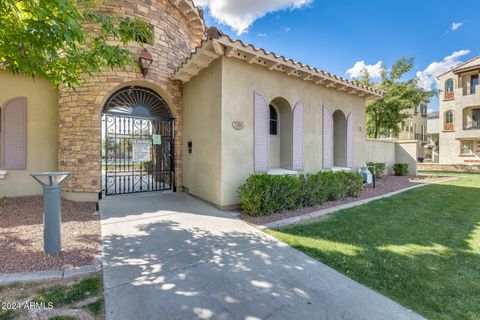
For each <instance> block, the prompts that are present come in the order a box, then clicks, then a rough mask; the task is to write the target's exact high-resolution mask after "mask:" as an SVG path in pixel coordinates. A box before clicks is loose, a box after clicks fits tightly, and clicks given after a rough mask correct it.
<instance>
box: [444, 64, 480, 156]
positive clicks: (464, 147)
mask: <svg viewBox="0 0 480 320" xmlns="http://www.w3.org/2000/svg"><path fill="white" fill-rule="evenodd" d="M479 72H480V57H476V58H474V59H472V60H470V61H467V62H465V63H463V64H461V65H459V66H457V67H455V68H454V69H452V70H450V71H448V72H445V73H444V74H442V75H440V76H439V77H438V80H439V81H440V88H441V90H442V92H441V97H440V117H439V122H440V131H439V139H440V163H455V164H459V163H463V164H475V163H476V164H478V163H480V87H479V83H478V77H479Z"/></svg>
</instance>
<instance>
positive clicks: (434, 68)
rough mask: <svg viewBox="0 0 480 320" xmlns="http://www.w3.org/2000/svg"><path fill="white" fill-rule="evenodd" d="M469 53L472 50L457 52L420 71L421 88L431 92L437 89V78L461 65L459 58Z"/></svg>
mask: <svg viewBox="0 0 480 320" xmlns="http://www.w3.org/2000/svg"><path fill="white" fill-rule="evenodd" d="M469 53H470V50H459V51H455V52H453V53H452V54H451V55H449V56H446V57H445V58H443V60H442V61H434V62H432V63H430V65H429V66H428V67H426V68H425V70H423V71H418V72H417V78H418V79H419V84H420V86H421V87H422V88H424V89H425V90H431V89H433V88H434V87H436V86H437V79H436V77H437V76H438V75H440V74H442V73H444V72H446V71H448V70H450V69H451V68H453V67H455V66H457V65H458V64H460V63H461V62H462V61H461V60H460V59H459V58H460V57H463V56H465V55H467V54H469Z"/></svg>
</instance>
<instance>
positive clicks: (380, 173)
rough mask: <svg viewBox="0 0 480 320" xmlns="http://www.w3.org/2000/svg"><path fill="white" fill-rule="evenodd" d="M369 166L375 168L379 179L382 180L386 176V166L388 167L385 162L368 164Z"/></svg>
mask: <svg viewBox="0 0 480 320" xmlns="http://www.w3.org/2000/svg"><path fill="white" fill-rule="evenodd" d="M367 166H368V167H374V168H375V176H376V177H377V178H378V179H380V178H381V177H383V176H384V175H385V166H386V163H385V162H367ZM369 169H370V168H369ZM370 171H371V170H370ZM372 173H373V172H372Z"/></svg>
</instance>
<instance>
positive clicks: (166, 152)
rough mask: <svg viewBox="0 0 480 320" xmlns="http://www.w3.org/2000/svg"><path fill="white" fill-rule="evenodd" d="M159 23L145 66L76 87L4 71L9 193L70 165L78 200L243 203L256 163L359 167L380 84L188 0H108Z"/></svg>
mask: <svg viewBox="0 0 480 320" xmlns="http://www.w3.org/2000/svg"><path fill="white" fill-rule="evenodd" d="M99 6H100V8H101V10H104V11H108V12H112V14H127V15H131V16H136V17H138V18H141V19H144V20H145V21H148V22H149V23H151V24H152V27H153V30H154V40H153V44H152V45H150V44H145V45H144V48H145V49H146V51H144V49H143V48H141V47H140V46H138V45H136V44H132V45H131V47H130V49H131V50H134V51H135V52H139V54H142V52H143V54H144V53H148V54H149V55H151V58H152V64H151V65H150V67H149V68H148V73H146V72H144V73H142V72H140V71H139V70H137V68H134V67H131V68H129V69H128V70H126V71H105V72H100V73H98V74H95V75H94V76H85V78H84V81H83V82H82V84H81V85H79V86H78V87H77V88H76V90H69V89H68V88H66V87H60V88H59V89H58V90H57V89H55V88H53V87H52V86H51V85H50V83H48V82H47V81H45V80H43V79H35V80H33V79H31V78H27V77H24V76H21V75H12V74H9V73H6V72H1V71H0V107H1V140H0V141H1V142H0V150H1V151H0V159H1V162H0V163H1V164H0V170H1V171H0V177H1V176H2V175H4V177H3V179H0V196H3V195H5V196H23V195H36V194H40V193H41V189H40V187H39V186H38V184H36V183H34V181H33V180H32V178H31V177H30V176H29V174H30V173H32V172H41V171H69V172H73V176H72V177H71V178H70V179H69V181H68V182H67V183H66V185H65V187H64V189H63V196H64V197H65V198H67V199H71V200H75V201H96V200H97V199H98V198H99V197H102V196H109V195H114V194H122V193H133V192H146V191H156V190H184V191H186V192H189V193H190V194H192V195H195V196H197V197H200V198H202V199H205V200H206V201H209V202H211V203H213V204H215V205H217V206H221V207H226V206H230V205H235V204H237V203H238V198H237V188H238V186H239V185H240V184H241V183H243V182H244V181H245V179H246V178H247V177H248V175H250V174H252V173H256V172H269V173H271V174H282V173H287V174H290V173H292V174H294V173H298V172H314V171H319V170H355V169H357V168H358V167H359V166H361V165H363V164H364V163H365V162H366V161H370V160H373V159H366V156H365V154H364V150H363V149H364V144H365V102H366V100H367V99H375V98H377V97H380V96H381V94H382V93H381V92H380V91H378V90H376V89H373V88H368V87H365V86H362V85H360V84H358V83H356V82H352V81H350V80H347V79H344V78H342V77H339V76H336V75H333V74H330V73H328V72H325V71H322V70H318V69H315V68H312V67H310V66H307V65H303V64H301V63H298V62H295V61H292V60H289V59H286V58H285V57H283V56H278V55H276V54H274V53H270V52H267V51H265V50H264V49H258V48H255V47H254V46H252V45H246V44H244V43H242V42H241V41H238V40H232V39H231V38H229V37H228V36H226V35H224V34H223V33H222V32H220V31H219V30H217V29H215V28H211V29H208V30H206V28H205V24H204V19H203V14H202V12H201V10H199V9H197V8H196V7H195V6H194V5H193V3H192V1H191V0H176V1H173V0H153V1H151V2H149V3H148V4H147V3H144V2H138V1H133V0H124V1H115V2H107V3H104V4H101V5H99Z"/></svg>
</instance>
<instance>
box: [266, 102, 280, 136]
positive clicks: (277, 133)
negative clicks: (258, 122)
mask: <svg viewBox="0 0 480 320" xmlns="http://www.w3.org/2000/svg"><path fill="white" fill-rule="evenodd" d="M272 109H273V111H275V117H276V119H272V112H271V111H272ZM279 115H280V113H279V112H278V108H277V107H276V106H275V105H273V104H271V103H270V104H269V105H268V133H269V135H271V136H278V135H279V134H280V130H279V127H280V126H279V123H280V117H279ZM272 122H274V123H275V133H272Z"/></svg>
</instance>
